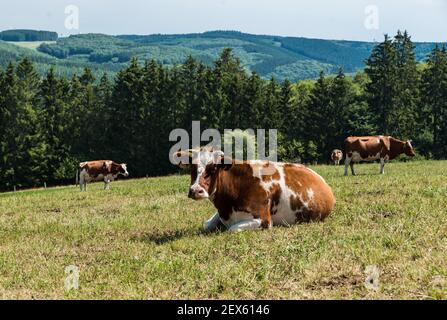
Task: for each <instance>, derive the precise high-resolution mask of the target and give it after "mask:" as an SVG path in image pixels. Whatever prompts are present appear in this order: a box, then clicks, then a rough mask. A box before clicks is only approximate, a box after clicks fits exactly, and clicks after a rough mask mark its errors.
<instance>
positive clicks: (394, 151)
mask: <svg viewBox="0 0 447 320" xmlns="http://www.w3.org/2000/svg"><path fill="white" fill-rule="evenodd" d="M345 153H346V159H345V176H347V175H348V165H350V166H351V171H352V175H355V171H354V163H357V162H361V161H374V160H379V159H380V174H384V173H385V161H388V160H392V159H394V158H396V157H397V156H398V155H400V154H406V155H407V156H409V157H414V156H415V155H416V154H415V152H414V149H413V146H412V145H411V142H410V141H401V140H398V139H396V138H393V137H390V136H372V137H349V138H347V139H346V140H345Z"/></svg>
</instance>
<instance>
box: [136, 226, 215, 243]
mask: <svg viewBox="0 0 447 320" xmlns="http://www.w3.org/2000/svg"><path fill="white" fill-rule="evenodd" d="M216 233H219V231H215V232H209V231H205V230H203V229H182V230H172V231H153V232H148V233H143V234H140V235H136V236H134V237H132V238H131V240H132V241H141V242H149V243H154V244H157V245H161V244H165V243H169V242H172V241H176V240H179V239H182V238H190V237H197V236H203V235H204V236H210V235H213V234H216Z"/></svg>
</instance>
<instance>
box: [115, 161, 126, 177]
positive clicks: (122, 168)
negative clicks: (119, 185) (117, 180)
mask: <svg viewBox="0 0 447 320" xmlns="http://www.w3.org/2000/svg"><path fill="white" fill-rule="evenodd" d="M117 169H118V174H120V175H122V176H125V177H128V176H129V172H127V164H126V163H121V164H118V168H117Z"/></svg>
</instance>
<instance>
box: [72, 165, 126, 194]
mask: <svg viewBox="0 0 447 320" xmlns="http://www.w3.org/2000/svg"><path fill="white" fill-rule="evenodd" d="M119 175H122V176H124V177H127V176H129V173H128V172H127V165H126V164H125V163H121V164H119V163H116V162H114V161H112V160H96V161H88V162H81V163H80V164H79V168H78V171H77V173H76V183H77V182H78V179H79V183H80V187H81V191H86V189H87V182H91V181H104V190H108V189H109V188H110V181H113V180H115V179H116V178H117V177H118V176H119Z"/></svg>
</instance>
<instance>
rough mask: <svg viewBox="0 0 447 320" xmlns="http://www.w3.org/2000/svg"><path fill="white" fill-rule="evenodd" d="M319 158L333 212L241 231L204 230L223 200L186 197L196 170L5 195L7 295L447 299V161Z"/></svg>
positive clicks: (1, 209) (1, 222)
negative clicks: (344, 162)
mask: <svg viewBox="0 0 447 320" xmlns="http://www.w3.org/2000/svg"><path fill="white" fill-rule="evenodd" d="M314 169H315V170H316V171H318V172H319V173H320V174H322V175H323V176H324V177H325V178H326V180H327V181H328V183H329V184H330V185H331V186H332V187H333V189H334V193H335V195H336V198H337V205H336V208H335V211H334V212H333V215H332V216H330V217H329V218H328V219H327V220H326V221H325V222H322V223H311V224H299V225H294V226H291V227H289V228H284V227H275V228H273V229H272V230H259V231H250V232H243V233H239V234H230V233H227V232H219V233H208V234H205V233H203V232H202V231H201V225H202V222H203V221H204V220H205V219H207V218H209V217H210V216H211V215H212V214H213V213H214V212H215V211H214V208H213V206H212V205H211V204H210V203H209V202H194V201H192V200H190V199H188V198H187V197H186V192H187V189H188V183H189V177H187V176H171V177H165V178H150V179H141V180H127V181H118V182H115V183H113V184H112V189H111V190H110V191H109V192H104V191H103V190H102V184H100V183H98V184H91V185H89V186H88V191H87V192H86V193H80V192H79V191H78V189H77V188H75V187H74V186H70V187H61V188H53V189H47V190H32V191H23V192H17V193H5V194H1V195H0V298H4V299H5V298H67V299H82V298H93V299H97V298H104V299H118V298H124V299H132V298H134V299H175V298H186V299H189V298H199V299H201V298H206V299H209V298H211V299H214V298H228V299H233V298H242V299H258V298H259V299H260V298H264V299H287V298H291V299H313V298H316V299H338V298H341V299H358V298H359V299H378V298H381V299H382V298H383V299H402V298H409V299H446V298H447V217H446V214H447V212H446V211H447V210H446V208H447V200H446V196H447V180H446V176H447V162H435V161H426V162H408V163H392V164H388V165H387V166H386V169H385V170H386V175H385V176H380V175H378V174H377V173H378V171H379V165H378V164H367V165H359V166H357V173H358V174H359V175H358V176H356V177H352V176H349V177H344V176H343V168H342V167H333V166H317V167H315V168H314ZM69 265H76V266H77V267H79V270H80V283H79V284H80V287H79V289H78V290H72V291H70V292H66V291H65V289H64V279H65V267H66V266H69ZM369 265H376V266H377V267H378V269H379V271H380V276H379V285H380V287H379V290H378V291H373V290H370V289H367V288H366V287H365V286H364V281H365V273H364V270H365V268H366V267H367V266H369Z"/></svg>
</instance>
